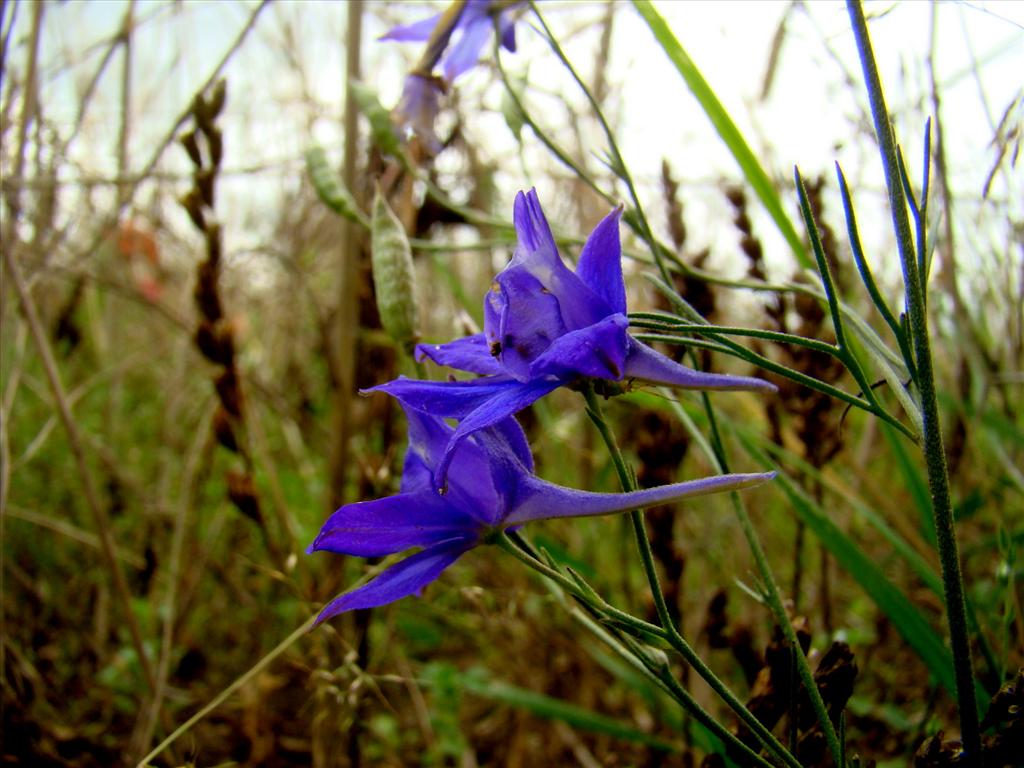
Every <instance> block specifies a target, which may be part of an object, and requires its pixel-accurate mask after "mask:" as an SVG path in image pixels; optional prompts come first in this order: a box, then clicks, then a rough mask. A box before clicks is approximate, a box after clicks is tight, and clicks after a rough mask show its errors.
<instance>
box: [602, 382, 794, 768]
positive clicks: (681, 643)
mask: <svg viewBox="0 0 1024 768" xmlns="http://www.w3.org/2000/svg"><path fill="white" fill-rule="evenodd" d="M583 397H584V399H585V400H586V402H587V415H588V416H589V417H590V420H591V421H592V422H593V423H594V426H595V427H597V431H598V432H599V433H600V434H601V438H602V439H603V440H604V443H605V446H606V447H607V448H608V452H609V454H610V455H611V457H612V463H613V464H614V465H615V471H616V472H617V473H618V476H619V482H620V483H621V484H622V489H623V490H624V491H626V492H629V491H635V490H636V489H637V486H636V482H635V481H634V478H633V474H632V473H631V472H630V471H629V468H628V467H627V466H626V461H625V459H624V458H623V456H622V451H621V450H620V449H619V446H618V443H617V442H616V440H615V435H614V434H613V433H612V431H611V428H610V427H609V426H608V422H607V421H606V420H605V418H604V414H603V412H602V409H601V403H600V401H599V400H598V399H597V396H596V395H595V394H594V388H593V386H592V385H589V384H588V385H587V387H586V388H585V389H584V390H583ZM629 518H630V522H631V523H632V525H633V533H634V535H635V537H636V541H637V546H638V548H639V550H640V559H641V561H642V562H643V566H644V573H645V574H646V576H647V582H648V584H649V585H650V588H651V593H652V594H653V596H654V605H655V608H656V610H657V612H658V620H659V622H660V623H661V630H662V636H663V638H664V639H665V640H666V641H668V643H669V645H671V646H672V648H673V649H674V650H675V651H677V652H678V653H679V655H680V656H682V657H683V659H684V660H685V661H686V662H687V663H688V664H690V665H691V666H692V667H693V668H694V669H695V670H696V672H697V674H699V675H700V676H701V678H703V679H704V681H705V682H706V683H707V684H708V685H709V686H711V688H712V690H714V691H715V693H717V694H718V695H719V696H720V697H721V699H722V700H723V701H724V702H725V703H726V704H728V705H729V707H730V708H731V709H732V710H733V712H735V713H736V715H737V716H738V717H739V718H740V720H742V721H743V723H744V724H745V725H746V726H747V727H748V728H750V730H751V731H752V732H753V733H754V734H756V736H757V738H758V739H759V740H760V741H761V743H762V744H763V745H764V746H765V747H766V748H767V749H768V750H770V751H771V752H772V753H773V754H775V755H776V757H778V758H779V759H780V760H782V762H783V763H785V764H786V765H788V766H790V768H800V763H799V761H798V760H797V759H796V758H795V757H794V756H793V754H792V753H791V752H789V751H788V750H787V749H786V748H785V747H783V746H782V744H780V743H779V741H778V739H776V738H775V736H774V735H773V734H772V732H771V731H770V730H769V729H768V728H766V727H765V726H764V724H763V723H761V721H760V720H758V719H757V718H756V717H755V716H754V715H753V714H752V713H751V712H750V710H748V709H747V708H746V707H745V706H744V705H743V702H741V701H740V700H739V699H738V698H737V697H736V695H735V694H734V693H733V692H732V691H731V690H730V689H729V687H728V686H727V685H726V684H725V683H724V682H722V680H721V679H720V678H719V677H718V676H717V675H716V674H715V673H714V671H713V670H712V669H711V668H710V667H709V666H708V665H707V664H705V663H704V660H703V659H701V657H700V656H699V655H698V654H697V652H696V651H695V650H694V649H693V647H692V646H691V645H690V644H689V643H688V642H687V641H686V638H684V637H683V636H682V635H681V634H680V633H679V630H678V629H677V628H676V625H675V622H674V621H673V620H672V615H671V613H670V612H669V609H668V603H667V602H666V601H665V593H664V591H663V590H662V588H661V581H660V580H659V578H658V571H657V569H656V567H655V564H654V552H653V551H652V549H651V542H650V539H649V538H648V536H647V527H646V526H645V525H644V517H643V514H642V513H641V512H640V511H639V510H634V511H632V512H630V513H629Z"/></svg>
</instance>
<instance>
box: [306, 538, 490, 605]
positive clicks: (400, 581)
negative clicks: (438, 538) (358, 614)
mask: <svg viewBox="0 0 1024 768" xmlns="http://www.w3.org/2000/svg"><path fill="white" fill-rule="evenodd" d="M476 544H477V541H476V539H464V538H457V539H450V540H448V541H443V542H440V543H438V544H435V545H434V546H432V547H428V548H427V549H424V550H422V551H421V552H417V553H416V554H415V555H412V556H410V557H407V558H405V559H404V560H402V561H401V562H398V563H395V564H394V565H392V566H391V567H390V568H388V569H386V570H385V571H383V572H382V573H381V574H380V575H379V576H377V577H376V578H375V579H373V581H371V582H369V583H368V584H364V585H363V586H361V587H359V588H358V589H353V590H352V591H351V592H346V593H345V594H343V595H340V596H339V597H336V598H335V599H334V600H332V601H331V602H329V603H328V604H327V605H326V606H325V607H324V609H323V610H322V611H320V615H319V616H317V619H316V621H317V624H319V623H320V622H322V621H324V620H326V619H329V618H331V617H332V616H337V615H338V614H339V613H343V612H345V611H351V610H355V609H357V608H376V607H377V606H380V605H386V604H387V603H393V602H394V601H395V600H400V599H401V598H403V597H408V596H409V595H413V594H419V593H421V592H422V591H423V588H424V587H425V586H427V585H428V584H429V583H430V582H432V581H436V580H437V577H438V576H440V575H441V572H442V571H443V570H444V569H445V568H447V567H448V566H449V565H451V564H452V563H454V562H455V561H456V560H458V559H459V558H460V557H461V556H462V555H463V554H465V553H466V552H468V551H469V550H470V549H472V548H473V547H474V546H475V545H476Z"/></svg>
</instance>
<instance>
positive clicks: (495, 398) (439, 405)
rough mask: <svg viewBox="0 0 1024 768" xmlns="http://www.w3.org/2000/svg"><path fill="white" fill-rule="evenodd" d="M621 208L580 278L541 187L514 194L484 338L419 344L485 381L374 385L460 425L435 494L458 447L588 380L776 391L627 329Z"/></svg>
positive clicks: (593, 241)
mask: <svg viewBox="0 0 1024 768" xmlns="http://www.w3.org/2000/svg"><path fill="white" fill-rule="evenodd" d="M621 213H622V211H621V209H616V210H614V211H612V212H611V213H610V214H608V216H606V217H605V218H604V220H603V221H602V222H601V223H600V224H598V225H597V227H596V228H595V229H594V231H593V232H592V233H591V235H590V237H589V238H588V239H587V242H586V244H585V245H584V246H583V251H582V252H581V254H580V259H579V263H578V264H577V266H576V271H575V272H573V271H572V270H570V269H569V268H568V267H567V266H566V265H565V263H564V262H563V261H562V258H561V256H559V254H558V248H557V247H556V245H555V239H554V237H553V236H552V234H551V228H550V227H549V226H548V222H547V219H546V218H545V217H544V212H543V211H542V210H541V207H540V203H539V202H538V200H537V192H536V190H530V191H529V192H527V193H526V194H523V193H522V192H520V193H519V194H518V195H517V196H516V201H515V210H514V216H513V220H514V223H515V229H516V234H517V236H518V240H519V243H518V246H517V248H516V250H515V253H514V254H513V257H512V261H511V262H509V264H508V266H507V267H505V269H504V270H503V271H502V272H501V273H500V274H499V275H498V276H497V277H496V278H495V279H494V283H493V284H492V286H491V290H490V291H489V292H488V294H487V297H486V298H485V300H484V332H483V333H481V334H477V335H475V336H469V337H467V338H464V339H457V340H456V341H452V342H450V343H448V344H440V345H434V344H420V345H419V346H418V347H417V350H416V351H417V357H418V358H419V359H423V358H424V357H429V358H430V359H431V360H433V361H434V362H436V363H438V364H440V365H447V366H451V367H453V368H458V369H460V370H464V371H471V372H473V373H479V374H482V378H479V379H476V380H473V381H466V382H431V381H418V380H414V379H407V378H405V377H400V378H398V379H396V380H394V381H390V382H388V383H386V384H382V385H380V386H378V387H374V388H373V389H372V390H369V391H374V390H378V389H379V390H383V391H385V392H387V393H389V394H391V395H393V396H395V397H397V398H398V399H399V400H401V401H402V402H403V403H404V404H406V405H408V406H411V407H412V408H416V409H419V410H423V411H427V412H429V413H432V414H435V415H438V416H443V417H451V418H456V419H460V423H459V426H458V428H457V429H456V430H455V432H454V434H453V435H452V438H451V440H450V441H449V444H448V448H447V449H446V451H445V454H444V456H443V457H442V459H441V461H440V462H439V464H438V469H437V473H438V474H437V477H436V478H435V480H436V482H437V484H438V487H442V488H443V487H444V481H445V472H446V470H447V468H448V465H449V463H450V462H451V459H452V456H453V454H454V451H455V448H456V446H457V445H458V444H459V442H460V441H461V440H464V439H465V438H466V437H468V436H469V435H471V434H473V433H474V432H476V431H477V430H479V429H482V428H484V427H487V426H490V425H492V424H496V423H497V422H499V421H501V420H502V419H504V418H506V417H508V416H511V415H512V414H514V413H515V412H516V411H519V410H521V409H522V408H525V407H526V406H528V405H529V404H530V403H532V402H534V401H535V400H538V399H539V398H541V397H543V396H544V395H545V394H547V393H548V392H551V391H552V390H554V389H557V388H558V387H561V386H564V385H567V384H574V383H576V382H578V381H580V380H582V379H586V378H591V379H600V380H603V381H615V382H617V381H623V380H632V379H639V380H642V381H645V382H650V383H654V384H663V385H668V386H672V387H680V388H683V389H747V390H763V391H774V390H775V387H774V386H773V385H772V384H770V383H769V382H767V381H763V380H761V379H755V378H750V377H746V376H731V375H727V374H716V373H703V372H701V371H696V370H693V369H692V368H687V367H686V366H683V365H680V364H679V363H676V362H675V361H673V360H671V359H669V358H668V357H666V356H665V355H662V354H661V353H659V352H655V351H654V350H653V349H652V348H651V347H648V346H647V345H646V344H642V343H641V342H639V341H637V340H636V339H634V338H633V337H632V336H630V335H629V333H628V332H627V328H628V326H629V320H628V319H627V318H626V286H625V282H624V281H623V277H622V248H621V245H620V243H619V217H620V215H621Z"/></svg>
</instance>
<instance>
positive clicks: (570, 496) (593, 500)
mask: <svg viewBox="0 0 1024 768" xmlns="http://www.w3.org/2000/svg"><path fill="white" fill-rule="evenodd" d="M773 477H775V473H774V472H761V473H752V474H735V475H716V476H714V477H704V478H701V479H699V480H689V481H687V482H685V483H673V484H672V485H662V486H658V487H657V488H645V489H643V490H639V491H631V492H629V493H592V492H590V491H577V490H573V489H572V488H563V487H562V486H560V485H555V484H553V483H549V482H547V481H545V480H541V479H540V478H538V477H534V476H532V475H531V476H529V477H527V478H525V479H524V480H523V483H522V486H521V487H520V489H519V498H520V499H521V500H520V502H519V503H518V504H517V505H516V507H515V509H513V510H512V512H511V513H510V514H509V515H507V516H506V517H505V520H504V523H505V525H510V524H522V523H527V522H530V521H532V520H550V519H554V518H557V517H591V516H594V515H613V514H618V513H621V512H630V511H632V510H634V509H640V508H642V507H650V506H655V505H658V504H670V503H672V502H676V501H680V500H682V499H689V498H693V497H695V496H704V495H706V494H709V493H719V492H722V491H738V490H740V489H742V488H750V487H751V486H754V485H760V484H761V483H764V482H766V481H768V480H771V479H772V478H773Z"/></svg>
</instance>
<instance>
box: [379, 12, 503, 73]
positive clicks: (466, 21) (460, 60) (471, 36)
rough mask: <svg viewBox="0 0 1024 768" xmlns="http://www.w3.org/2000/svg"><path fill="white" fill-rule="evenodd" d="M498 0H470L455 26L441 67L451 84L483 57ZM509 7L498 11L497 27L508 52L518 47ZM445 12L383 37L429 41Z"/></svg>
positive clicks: (407, 25) (441, 60)
mask: <svg viewBox="0 0 1024 768" xmlns="http://www.w3.org/2000/svg"><path fill="white" fill-rule="evenodd" d="M498 4H499V3H498V2H497V0H467V2H466V6H465V8H463V10H462V13H461V14H460V16H459V20H458V22H457V23H456V25H455V30H454V32H453V33H452V37H451V40H450V42H449V44H448V46H447V47H446V48H445V51H444V53H443V54H441V59H440V63H441V68H442V71H443V73H444V78H445V80H447V81H448V82H449V83H450V82H452V81H454V80H455V78H457V77H458V76H459V75H462V74H464V73H465V72H468V71H469V70H470V69H472V68H473V67H474V66H475V65H476V63H477V62H478V61H479V60H480V54H481V52H482V51H483V49H484V46H485V45H486V44H487V40H488V38H489V37H490V33H491V31H492V30H493V29H494V22H493V21H492V15H493V9H494V6H496V5H498ZM504 5H505V6H506V7H505V8H504V9H503V10H501V11H500V12H499V13H498V29H499V31H500V33H501V44H502V46H504V47H505V48H506V49H507V50H509V51H513V52H514V51H515V49H516V28H515V24H514V22H513V19H512V12H513V10H514V8H513V5H514V4H509V3H504ZM442 15H443V14H441V13H438V14H436V15H434V16H431V17H429V18H426V19H421V20H420V21H416V22H413V23H412V24H405V25H402V26H398V27H394V28H393V29H391V30H389V31H388V32H387V33H385V34H384V35H383V36H381V38H380V39H381V40H398V41H400V42H426V41H428V40H430V36H431V35H432V34H433V32H434V28H435V27H436V26H437V23H438V22H439V21H440V20H441V17H442Z"/></svg>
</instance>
